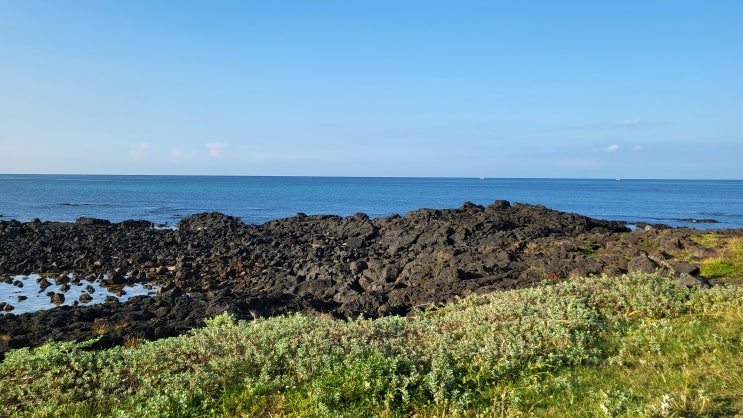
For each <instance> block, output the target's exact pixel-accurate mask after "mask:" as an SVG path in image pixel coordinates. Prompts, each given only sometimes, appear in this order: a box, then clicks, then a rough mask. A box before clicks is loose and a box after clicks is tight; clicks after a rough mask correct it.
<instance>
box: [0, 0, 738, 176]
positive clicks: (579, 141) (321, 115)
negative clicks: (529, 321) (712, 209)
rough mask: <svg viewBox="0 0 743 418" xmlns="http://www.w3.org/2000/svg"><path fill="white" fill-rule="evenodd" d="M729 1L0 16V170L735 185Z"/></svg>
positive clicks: (324, 2)
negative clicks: (627, 180)
mask: <svg viewBox="0 0 743 418" xmlns="http://www.w3.org/2000/svg"><path fill="white" fill-rule="evenodd" d="M741 21H743V1H739V0H730V1H724V0H720V1H717V0H711V1H701V0H700V1H686V0H667V1H664V0H641V1H635V0H623V1H618V0H617V1H613V0H608V1H595V0H591V1H582V0H571V1H535V0H525V1H500V0H490V1H476V0H455V1H436V0H427V1H417V0H405V1H402V0H391V1H388V0H302V1H288V0H265V1H261V0H242V1H225V0H223V1H187V0H186V1H181V0H178V1H175V0H173V1H164V0H127V1H115V0H89V1H88V0H54V1H52V0H46V1H39V0H0V173H19V174H20V173H58V174H72V173H74V174H185V175H196V174H199V175H201V174H205V175H287V176H292V175H299V176H412V177H551V178H682V179H743V24H741Z"/></svg>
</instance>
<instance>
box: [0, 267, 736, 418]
mask: <svg viewBox="0 0 743 418" xmlns="http://www.w3.org/2000/svg"><path fill="white" fill-rule="evenodd" d="M742 339H743V289H741V288H739V287H735V286H726V287H714V288H712V289H700V288H699V289H698V288H693V289H689V288H681V287H677V286H676V285H675V281H674V280H673V279H672V278H666V277H661V276H657V275H652V274H633V275H628V276H624V277H621V278H609V277H589V278H582V279H572V280H566V281H558V282H556V283H552V282H551V283H545V284H544V285H543V286H540V287H537V288H531V289H522V290H515V291H509V292H499V293H494V294H491V295H485V296H473V297H468V298H464V299H462V300H461V301H459V302H457V303H452V304H448V305H442V306H435V307H430V308H428V309H427V310H425V311H421V312H419V313H418V314H416V315H415V316H412V317H407V318H406V317H386V318H381V319H376V320H369V319H365V318H357V319H354V320H348V321H340V320H332V319H327V318H323V317H318V316H306V315H299V314H296V315H288V316H282V317H277V318H271V319H258V320H255V321H250V322H244V321H236V320H235V319H234V318H233V317H232V316H230V315H229V314H227V313H225V314H222V315H220V316H217V317H215V318H212V319H210V320H208V321H207V324H206V326H205V327H204V328H201V329H197V330H193V331H192V332H190V333H189V334H187V335H183V336H180V337H175V338H169V339H164V340H159V341H152V342H148V341H142V342H138V343H137V344H131V345H130V346H128V347H116V348H112V349H108V350H100V351H96V350H89V349H88V347H89V346H90V344H91V343H90V342H83V343H49V344H46V345H44V346H42V347H39V348H36V349H19V350H15V351H13V352H10V353H8V354H7V355H6V358H5V360H4V362H3V363H2V364H0V382H2V384H1V385H0V415H1V416H28V415H32V416H33V415H35V416H99V415H101V416H137V417H140V416H151V417H157V416H168V417H172V416H382V417H392V416H488V417H490V416H533V415H537V416H559V415H563V416H574V415H576V414H577V415H585V416H725V415H734V414H739V413H743V395H741V394H740V393H742V392H741V390H740V389H741V388H743V379H742V378H741V377H740V376H743V347H742V345H743V343H742Z"/></svg>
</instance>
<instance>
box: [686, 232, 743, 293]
mask: <svg viewBox="0 0 743 418" xmlns="http://www.w3.org/2000/svg"><path fill="white" fill-rule="evenodd" d="M692 239H693V240H694V241H695V242H696V243H698V244H700V245H702V246H704V247H706V248H711V249H716V253H717V255H716V256H714V257H708V258H706V259H703V260H701V261H700V262H699V264H700V269H701V271H700V274H701V275H702V276H705V277H709V278H715V279H720V280H728V281H736V282H741V281H743V237H731V236H725V235H722V234H719V233H716V232H710V233H707V234H703V235H695V236H692Z"/></svg>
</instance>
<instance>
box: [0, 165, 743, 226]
mask: <svg viewBox="0 0 743 418" xmlns="http://www.w3.org/2000/svg"><path fill="white" fill-rule="evenodd" d="M495 200H508V201H510V202H521V203H529V204H539V205H543V206H546V207H548V208H551V209H556V210H560V211H566V212H575V213H579V214H581V215H586V216H590V217H594V218H599V219H608V220H623V221H627V222H628V223H629V224H630V225H633V224H635V223H637V222H645V223H662V224H666V225H670V226H689V227H695V228H701V229H722V228H743V180H633V179H621V180H618V179H533V178H485V179H480V178H386V177H368V178H367V177H365V178H360V177H249V176H246V177H221V176H111V175H13V174H2V175H0V220H10V219H16V220H19V221H30V220H32V219H34V218H39V219H40V220H42V221H63V222H71V221H75V220H76V219H77V218H80V217H93V218H101V219H108V220H110V221H112V222H120V221H123V220H127V219H145V220H148V221H151V222H154V223H155V224H157V225H160V226H162V227H172V226H174V225H175V224H176V223H177V222H178V221H179V220H180V219H183V218H184V217H187V216H189V215H191V214H194V213H199V212H212V211H217V212H222V213H224V214H227V215H232V216H237V217H240V218H241V219H242V220H243V221H244V222H245V223H248V224H262V223H265V222H267V221H270V220H272V219H277V218H284V217H289V216H293V215H295V214H296V213H298V212H302V213H306V214H308V215H314V214H333V215H340V216H350V215H353V214H355V213H358V212H363V213H366V214H367V215H369V216H370V217H372V218H379V217H384V216H389V215H392V214H400V215H404V214H405V213H407V212H408V211H412V210H416V209H419V208H434V209H446V208H457V207H459V206H461V205H462V203H464V202H466V201H470V202H473V203H476V204H481V205H488V204H490V203H492V202H493V201H495ZM705 220H714V221H715V222H714V223H712V222H704V221H705Z"/></svg>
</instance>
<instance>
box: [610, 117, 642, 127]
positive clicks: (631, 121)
mask: <svg viewBox="0 0 743 418" xmlns="http://www.w3.org/2000/svg"><path fill="white" fill-rule="evenodd" d="M648 123H649V122H648V121H646V120H645V119H627V120H623V121H621V122H615V123H614V125H615V126H637V125H647V124H648Z"/></svg>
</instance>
